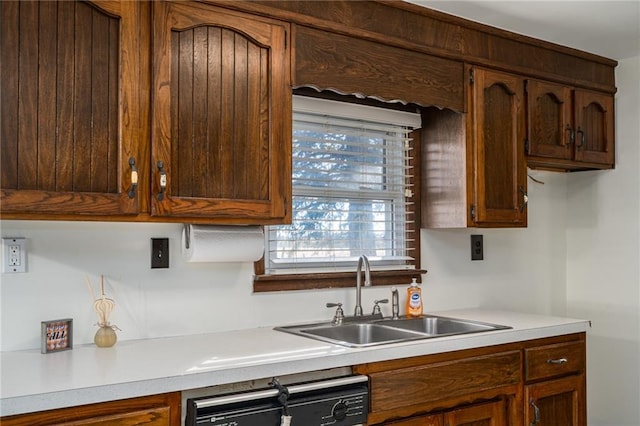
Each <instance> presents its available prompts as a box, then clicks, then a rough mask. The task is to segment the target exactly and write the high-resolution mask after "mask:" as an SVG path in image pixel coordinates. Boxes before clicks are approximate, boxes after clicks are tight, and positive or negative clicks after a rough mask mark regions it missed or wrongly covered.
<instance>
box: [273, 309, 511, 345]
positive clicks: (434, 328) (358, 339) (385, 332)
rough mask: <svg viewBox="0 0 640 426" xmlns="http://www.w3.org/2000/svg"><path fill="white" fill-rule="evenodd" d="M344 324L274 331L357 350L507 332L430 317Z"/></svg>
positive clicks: (366, 319) (355, 320)
mask: <svg viewBox="0 0 640 426" xmlns="http://www.w3.org/2000/svg"><path fill="white" fill-rule="evenodd" d="M345 321H346V322H345V323H344V324H341V325H333V324H331V323H328V322H326V323H315V324H303V325H291V326H285V327H276V328H275V329H276V330H279V331H284V332H287V333H292V334H295V335H298V336H304V337H309V338H312V339H317V340H321V341H324V342H328V343H332V344H338V345H343V346H348V347H358V348H359V347H367V346H374V345H384V344H389V343H400V342H408V341H412V340H421V339H432V338H435V337H442V336H450V335H455V334H468V333H479V332H483V331H492V330H502V329H508V328H511V327H507V326H504V325H498V324H489V323H484V322H479V321H469V320H462V319H457V318H447V317H440V316H433V315H425V316H422V317H419V318H400V319H396V320H393V319H383V318H382V317H381V316H379V317H349V318H346V319H345Z"/></svg>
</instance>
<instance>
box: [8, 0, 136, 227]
mask: <svg viewBox="0 0 640 426" xmlns="http://www.w3.org/2000/svg"><path fill="white" fill-rule="evenodd" d="M0 19H1V21H2V24H1V25H0V52H1V54H2V61H0V91H1V92H2V103H1V106H0V121H1V133H0V134H1V136H0V151H1V152H0V158H1V160H0V161H1V172H0V173H1V176H0V181H1V186H2V189H1V192H0V204H1V206H2V207H1V211H2V213H9V214H17V215H18V217H20V216H19V215H20V214H27V215H28V214H40V217H48V216H51V217H53V216H55V214H72V215H113V214H135V213H137V212H138V210H139V197H138V191H137V183H138V182H137V173H136V171H137V167H138V162H139V159H138V158H137V139H138V132H139V129H140V127H141V126H142V125H143V123H141V122H140V110H139V107H140V104H139V102H138V95H139V89H140V88H139V81H140V76H139V63H140V61H139V58H138V55H139V48H140V43H139V37H138V28H139V26H140V25H141V13H140V4H139V3H138V2H112V1H104V2H103V1H94V2H92V3H88V2H73V1H59V2H54V1H42V2H22V1H3V2H0Z"/></svg>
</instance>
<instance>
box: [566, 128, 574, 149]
mask: <svg viewBox="0 0 640 426" xmlns="http://www.w3.org/2000/svg"><path fill="white" fill-rule="evenodd" d="M565 130H566V131H567V132H569V143H568V144H567V145H573V144H574V143H576V131H575V130H574V129H573V127H571V125H570V124H567V128H566V129H565Z"/></svg>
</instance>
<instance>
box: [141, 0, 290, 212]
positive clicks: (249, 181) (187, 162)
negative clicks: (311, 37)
mask: <svg viewBox="0 0 640 426" xmlns="http://www.w3.org/2000/svg"><path fill="white" fill-rule="evenodd" d="M152 7H153V49H154V50H153V82H152V90H153V97H152V110H153V112H152V142H151V143H152V148H151V156H152V161H151V169H152V170H151V171H152V175H153V178H152V189H151V199H152V201H151V214H152V215H158V216H177V217H191V218H198V217H201V218H222V219H223V220H224V219H225V218H226V219H228V220H239V221H243V222H252V221H255V223H268V222H270V220H271V221H272V222H273V221H275V222H283V221H285V220H286V217H287V216H288V215H289V214H290V208H288V205H289V203H290V202H291V196H290V194H291V186H290V185H291V184H290V181H291V119H292V118H291V87H290V58H289V48H288V42H287V37H288V32H287V27H286V24H284V23H280V22H276V21H271V20H267V19H261V18H257V17H254V16H247V15H243V14H241V13H236V12H231V11H227V10H223V9H218V8H215V7H211V6H207V5H202V4H194V3H189V4H187V3H181V2H176V3H172V2H154V3H153V5H152Z"/></svg>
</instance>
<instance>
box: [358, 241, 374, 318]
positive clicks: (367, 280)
mask: <svg viewBox="0 0 640 426" xmlns="http://www.w3.org/2000/svg"><path fill="white" fill-rule="evenodd" d="M363 264H364V286H365V287H367V286H370V285H371V267H370V266H369V259H368V258H367V256H365V255H364V254H363V255H362V256H360V258H359V259H358V267H357V268H356V310H355V313H354V315H355V316H357V317H360V316H362V300H361V299H362V265H363Z"/></svg>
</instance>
